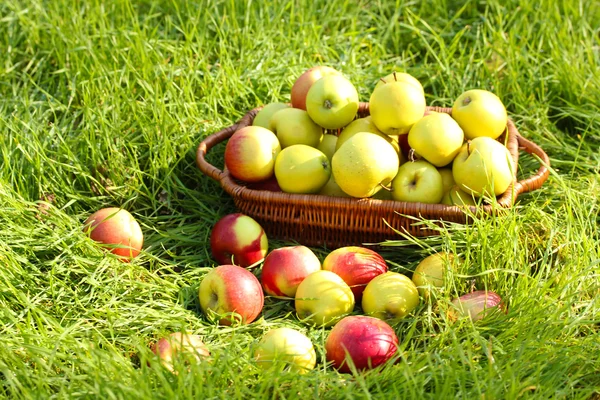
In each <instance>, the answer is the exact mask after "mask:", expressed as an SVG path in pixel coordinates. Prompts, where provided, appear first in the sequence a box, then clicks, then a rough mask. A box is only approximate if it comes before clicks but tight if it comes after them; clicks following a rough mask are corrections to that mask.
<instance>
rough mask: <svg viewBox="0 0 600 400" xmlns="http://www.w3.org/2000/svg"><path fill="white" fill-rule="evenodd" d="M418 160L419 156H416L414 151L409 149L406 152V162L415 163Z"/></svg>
mask: <svg viewBox="0 0 600 400" xmlns="http://www.w3.org/2000/svg"><path fill="white" fill-rule="evenodd" d="M418 159H419V156H418V154H417V152H416V151H415V149H410V150H409V151H408V161H410V162H415V161H417V160H418Z"/></svg>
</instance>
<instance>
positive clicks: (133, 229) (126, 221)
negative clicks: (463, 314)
mask: <svg viewBox="0 0 600 400" xmlns="http://www.w3.org/2000/svg"><path fill="white" fill-rule="evenodd" d="M84 231H85V232H86V233H87V234H89V236H90V238H91V239H92V240H94V241H96V242H99V243H102V245H103V247H105V248H106V249H108V250H109V251H110V252H111V253H113V254H116V255H117V256H119V257H120V259H121V260H122V261H129V260H131V259H132V258H134V257H136V256H137V255H138V254H139V253H140V251H141V249H142V246H143V244H144V235H143V234H142V230H141V228H140V225H139V224H138V223H137V221H136V220H135V218H134V217H133V215H131V214H130V213H129V211H127V210H123V209H122V208H116V207H108V208H103V209H101V210H98V211H96V212H95V213H93V214H92V215H90V216H89V217H88V219H87V220H86V221H85V223H84Z"/></svg>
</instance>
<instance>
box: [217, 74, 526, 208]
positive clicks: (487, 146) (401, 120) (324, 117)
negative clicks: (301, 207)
mask: <svg viewBox="0 0 600 400" xmlns="http://www.w3.org/2000/svg"><path fill="white" fill-rule="evenodd" d="M359 104H360V103H359V96H358V92H357V90H356V88H355V86H354V85H353V84H352V82H350V81H349V80H348V79H347V78H346V77H344V76H343V75H342V74H341V73H340V72H338V71H337V70H335V69H333V68H330V67H326V66H317V67H313V68H311V69H309V70H307V71H305V72H304V73H303V74H302V75H300V76H299V77H298V78H297V79H296V81H295V83H294V84H293V86H292V89H291V105H289V104H284V103H270V104H267V105H265V106H264V107H263V108H262V109H261V110H260V111H259V112H258V114H257V115H256V116H255V118H254V119H253V122H252V125H251V126H246V127H243V128H241V129H239V130H238V131H236V132H235V133H234V134H233V135H232V136H231V138H230V139H229V140H228V142H227V145H226V148H225V155H224V159H225V166H226V167H227V169H228V170H229V172H230V174H231V175H232V176H233V177H234V178H236V179H237V180H239V181H242V182H245V183H246V185H247V186H248V187H249V188H251V189H264V190H271V191H283V192H286V193H300V194H309V193H316V194H321V195H327V196H338V197H354V198H369V197H372V198H378V199H392V200H396V201H407V202H421V203H432V204H433V203H442V204H448V205H475V204H477V203H478V202H479V201H480V199H484V200H485V199H490V198H492V197H495V196H497V195H500V194H502V193H504V192H505V191H506V190H507V189H508V187H509V186H510V184H511V183H512V181H513V177H514V171H513V168H514V167H513V164H512V161H511V155H510V152H509V151H508V149H507V148H506V147H505V146H504V145H503V144H502V143H501V142H500V141H498V140H497V139H498V138H499V137H500V136H501V135H502V134H503V133H504V132H505V131H506V129H507V122H508V116H507V112H506V108H505V107H504V104H503V103H502V101H501V100H500V99H499V98H498V97H497V96H496V95H495V94H493V93H491V92H489V91H486V90H480V89H473V90H468V91H466V92H464V93H463V94H461V95H460V96H459V97H458V98H456V100H455V102H454V104H453V107H452V113H451V114H447V113H443V112H432V111H428V110H427V108H426V101H425V93H424V90H423V87H422V85H421V83H420V82H419V81H418V80H417V79H416V78H414V77H413V76H411V75H409V74H407V73H396V72H394V73H392V74H390V75H388V76H386V77H383V78H381V79H380V80H379V81H378V83H377V84H376V85H375V86H374V89H373V91H372V93H371V96H370V98H369V113H370V115H369V116H367V117H364V118H360V117H359V115H358V110H359Z"/></svg>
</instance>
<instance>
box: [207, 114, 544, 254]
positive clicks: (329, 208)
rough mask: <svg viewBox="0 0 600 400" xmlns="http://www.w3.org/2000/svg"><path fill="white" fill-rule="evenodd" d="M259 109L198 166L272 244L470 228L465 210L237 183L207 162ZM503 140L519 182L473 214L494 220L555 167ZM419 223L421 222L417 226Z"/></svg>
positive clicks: (217, 138)
mask: <svg viewBox="0 0 600 400" xmlns="http://www.w3.org/2000/svg"><path fill="white" fill-rule="evenodd" d="M427 108H428V110H430V111H436V112H445V113H448V114H451V111H452V109H450V108H442V107H427ZM260 109H261V108H260V107H259V108H256V109H253V110H251V111H249V112H248V113H247V114H246V115H244V117H243V118H242V119H241V120H240V121H239V122H238V123H237V124H234V125H232V126H229V127H226V128H224V129H222V130H220V131H219V132H216V133H214V134H212V135H210V136H208V137H206V138H205V139H204V140H203V141H202V142H201V143H200V145H199V146H198V150H197V154H196V163H197V165H198V167H199V168H200V170H201V171H202V172H203V173H204V174H205V175H207V176H210V177H211V178H213V179H215V180H216V181H218V182H219V183H220V185H221V187H222V188H223V189H224V190H225V191H226V192H227V193H228V194H229V195H230V196H231V197H232V198H233V200H234V203H235V205H236V207H237V209H238V210H239V211H240V212H241V213H244V214H246V215H248V216H250V217H252V218H254V219H255V220H256V221H258V222H259V223H260V224H261V226H262V227H263V229H264V230H265V232H266V233H267V235H268V236H269V237H272V238H277V239H282V240H287V241H295V242H298V243H300V244H303V245H306V246H326V247H328V248H331V249H333V248H338V247H343V246H350V245H368V244H379V243H381V242H384V241H386V240H390V239H395V238H399V235H398V232H401V233H407V234H410V235H413V236H419V237H420V236H431V235H436V234H438V233H439V231H438V230H436V229H431V227H429V228H427V227H426V226H425V225H423V224H416V222H419V221H418V219H420V218H423V219H427V220H433V221H437V222H438V223H440V224H441V221H447V222H454V223H460V224H466V223H468V222H469V221H470V217H469V212H467V211H466V210H465V209H464V207H458V206H448V205H444V204H424V203H410V202H400V201H392V200H378V199H371V198H364V199H355V198H342V197H330V196H323V195H317V194H290V193H283V192H271V191H266V190H253V189H249V188H247V187H245V186H244V184H243V183H241V182H239V181H236V180H235V179H234V178H233V177H232V176H231V175H230V174H229V172H228V171H227V169H224V170H223V171H222V170H220V169H219V168H217V167H215V166H213V165H211V164H210V163H208V162H207V161H206V159H205V155H206V154H207V152H208V151H209V150H210V149H211V148H213V147H214V146H215V145H217V144H219V143H221V142H224V141H226V140H227V139H228V138H229V137H231V135H233V133H234V132H235V131H236V130H238V129H240V128H243V127H245V126H248V125H251V124H252V121H253V119H254V117H255V115H256V114H257V113H258V111H260ZM367 115H369V105H368V103H360V107H359V111H358V116H359V117H364V116H367ZM498 140H500V141H502V142H503V143H505V144H506V147H507V148H508V150H509V152H510V154H511V156H512V162H513V171H514V175H515V178H514V181H513V183H512V184H511V186H510V187H509V188H508V189H507V191H506V192H505V193H503V194H502V195H500V196H499V197H498V198H497V203H496V204H494V205H490V204H485V205H481V206H478V207H474V206H470V207H469V209H470V213H472V214H477V215H483V216H492V215H496V214H497V213H498V211H499V210H502V209H503V208H504V209H506V208H509V207H511V206H512V205H513V204H514V202H515V201H516V199H517V197H518V195H519V194H521V193H526V192H529V191H532V190H536V189H539V188H540V187H541V186H542V184H543V183H544V182H545V181H546V179H547V178H548V175H549V173H550V171H549V170H548V168H547V167H548V166H549V165H550V162H549V159H548V155H547V154H546V153H545V152H544V151H543V150H542V149H541V148H540V147H539V146H538V145H536V144H535V143H533V142H531V141H529V140H527V139H525V138H524V137H522V136H521V135H519V132H518V131H517V128H516V127H515V125H514V123H513V122H512V121H511V120H509V121H508V129H507V132H506V133H505V134H503V135H502V136H501V137H500V138H498ZM520 150H524V151H526V152H528V153H530V154H534V155H536V156H538V157H539V160H541V166H540V168H539V169H538V171H537V173H536V174H535V175H533V176H531V177H529V178H526V179H523V180H520V181H517V179H516V174H517V163H518V159H519V151H520ZM415 217H417V220H415Z"/></svg>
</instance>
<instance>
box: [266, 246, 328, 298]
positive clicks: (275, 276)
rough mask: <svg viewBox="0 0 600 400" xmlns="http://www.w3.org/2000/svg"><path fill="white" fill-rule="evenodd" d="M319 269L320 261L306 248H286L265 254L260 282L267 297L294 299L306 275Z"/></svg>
mask: <svg viewBox="0 0 600 400" xmlns="http://www.w3.org/2000/svg"><path fill="white" fill-rule="evenodd" d="M320 269H321V261H319V258H318V257H317V256H316V255H315V253H313V251H312V250H311V249H309V248H308V247H306V246H288V247H281V248H279V249H275V250H273V251H271V252H270V253H269V254H267V257H265V261H264V262H263V266H262V274H261V277H260V280H261V282H262V286H263V289H264V290H265V293H266V294H267V295H269V296H286V297H292V298H293V297H294V296H295V295H296V289H297V288H298V285H300V282H302V281H303V280H304V279H305V278H306V277H307V276H308V275H310V274H312V273H313V272H316V271H319V270H320Z"/></svg>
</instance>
